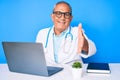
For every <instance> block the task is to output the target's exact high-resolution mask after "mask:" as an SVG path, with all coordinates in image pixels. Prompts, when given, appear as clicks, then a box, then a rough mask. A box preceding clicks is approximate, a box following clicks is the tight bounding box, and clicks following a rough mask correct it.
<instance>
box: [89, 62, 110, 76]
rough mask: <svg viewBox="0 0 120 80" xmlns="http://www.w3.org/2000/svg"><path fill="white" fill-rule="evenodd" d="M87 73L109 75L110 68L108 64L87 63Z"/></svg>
mask: <svg viewBox="0 0 120 80" xmlns="http://www.w3.org/2000/svg"><path fill="white" fill-rule="evenodd" d="M87 72H88V73H108V74H109V73H110V72H111V71H110V68H109V64H108V63H88V66H87Z"/></svg>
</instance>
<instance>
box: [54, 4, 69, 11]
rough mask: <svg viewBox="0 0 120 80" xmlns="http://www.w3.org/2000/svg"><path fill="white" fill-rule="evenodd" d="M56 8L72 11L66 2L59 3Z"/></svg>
mask: <svg viewBox="0 0 120 80" xmlns="http://www.w3.org/2000/svg"><path fill="white" fill-rule="evenodd" d="M54 10H55V11H56V10H63V11H70V8H69V6H68V5H67V4H65V3H61V4H57V5H56V6H55V8H54Z"/></svg>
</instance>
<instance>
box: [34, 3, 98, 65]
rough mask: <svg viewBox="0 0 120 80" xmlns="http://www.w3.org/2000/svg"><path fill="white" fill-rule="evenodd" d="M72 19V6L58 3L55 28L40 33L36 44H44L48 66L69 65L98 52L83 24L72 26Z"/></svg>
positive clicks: (54, 10)
mask: <svg viewBox="0 0 120 80" xmlns="http://www.w3.org/2000/svg"><path fill="white" fill-rule="evenodd" d="M72 17H73V16H72V8H71V6H70V5H69V4H68V3H67V2H64V1H61V2H58V3H56V5H55V6H54V9H53V13H52V14H51V18H52V21H53V23H54V25H53V27H49V28H46V29H42V30H40V31H39V33H38V35H37V39H36V42H41V43H43V46H44V49H45V57H46V60H47V64H52V63H69V62H72V61H74V60H78V59H79V60H81V57H84V58H87V57H89V56H91V55H93V54H94V53H95V52H96V47H95V44H94V43H93V42H92V41H91V40H89V39H88V38H87V36H86V35H85V34H84V31H83V30H82V24H79V25H78V27H71V26H70V22H71V20H72Z"/></svg>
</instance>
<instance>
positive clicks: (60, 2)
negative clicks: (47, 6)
mask: <svg viewBox="0 0 120 80" xmlns="http://www.w3.org/2000/svg"><path fill="white" fill-rule="evenodd" d="M62 3H64V4H66V5H68V7H69V8H70V12H71V14H72V7H71V5H70V4H69V3H67V2H65V1H59V2H57V3H56V4H55V5H54V9H55V7H56V6H57V5H58V4H62ZM54 9H53V12H54Z"/></svg>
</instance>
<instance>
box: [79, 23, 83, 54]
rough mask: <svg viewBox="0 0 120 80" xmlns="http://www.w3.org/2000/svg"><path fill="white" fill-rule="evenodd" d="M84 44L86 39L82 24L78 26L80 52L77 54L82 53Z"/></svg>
mask: <svg viewBox="0 0 120 80" xmlns="http://www.w3.org/2000/svg"><path fill="white" fill-rule="evenodd" d="M83 44H84V37H83V33H82V24H81V23H80V24H79V25H78V50H77V53H80V52H81V51H82V48H83Z"/></svg>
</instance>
